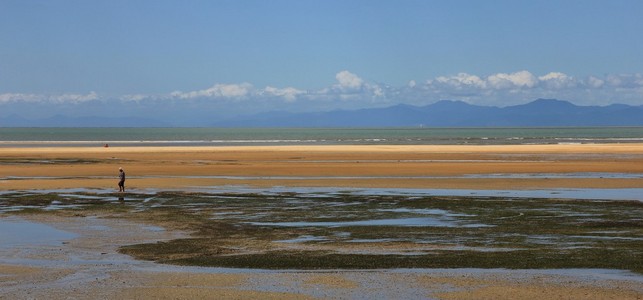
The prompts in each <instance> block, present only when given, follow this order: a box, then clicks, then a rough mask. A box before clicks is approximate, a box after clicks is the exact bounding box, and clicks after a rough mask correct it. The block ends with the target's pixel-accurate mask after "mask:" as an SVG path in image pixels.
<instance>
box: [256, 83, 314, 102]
mask: <svg viewBox="0 0 643 300" xmlns="http://www.w3.org/2000/svg"><path fill="white" fill-rule="evenodd" d="M263 92H264V94H267V95H271V96H277V97H283V98H284V99H286V101H288V102H293V101H295V100H297V96H298V95H302V94H305V93H306V92H305V91H302V90H298V89H296V88H293V87H287V88H283V89H279V88H275V87H271V86H267V87H266V88H265V89H264V90H263Z"/></svg>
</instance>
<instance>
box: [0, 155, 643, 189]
mask: <svg viewBox="0 0 643 300" xmlns="http://www.w3.org/2000/svg"><path fill="white" fill-rule="evenodd" d="M0 157H1V158H2V161H0V163H1V164H2V168H0V190H30V189H61V188H79V187H82V188H90V189H110V188H115V187H116V181H117V179H116V178H117V175H118V167H123V168H124V169H125V171H126V173H127V176H128V181H127V186H128V188H130V189H147V188H153V189H181V188H187V187H210V186H225V185H233V186H250V187H273V186H287V187H356V188H374V187H380V188H382V187H386V188H428V189H430V188H433V189H494V190H495V189H547V188H641V187H643V177H642V176H632V177H631V178H609V177H604V176H601V174H613V173H619V174H635V175H640V174H643V144H600V145H595V144H591V145H512V146H492V145H490V146H391V145H386V146H248V147H121V148H114V147H110V148H101V147H94V148H75V147H58V148H3V149H0ZM497 174H504V175H506V176H503V177H501V178H496V177H494V176H489V175H497ZM525 174H527V175H534V176H519V175H525ZM556 174H563V175H565V174H594V175H590V176H580V177H579V176H548V175H556ZM514 175H515V177H512V176H514ZM527 177H528V178H527Z"/></svg>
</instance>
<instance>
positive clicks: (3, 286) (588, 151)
mask: <svg viewBox="0 0 643 300" xmlns="http://www.w3.org/2000/svg"><path fill="white" fill-rule="evenodd" d="M121 166H122V167H123V168H124V169H125V171H126V172H127V175H128V181H127V186H128V189H148V188H154V189H163V188H172V189H190V188H194V187H212V186H222V185H231V186H237V185H244V186H249V187H272V186H293V187H295V186H298V187H301V186H307V187H391V188H440V189H444V188H449V189H547V188H571V187H573V188H642V187H643V178H641V177H640V176H638V177H637V176H633V177H627V176H622V177H618V178H600V174H602V173H612V174H643V144H605V145H519V146H391V145H387V146H265V147H257V146H252V147H122V148H117V147H110V148H101V147H96V148H88V147H82V148H81V147H78V148H77V147H59V148H35V147H34V148H1V149H0V190H33V189H64V188H89V189H114V190H116V181H117V170H118V167H121ZM568 173H596V174H599V175H597V176H594V177H592V176H589V177H590V178H585V177H581V178H578V177H574V176H562V178H558V177H557V178H548V176H551V175H553V174H568ZM492 174H514V175H516V174H532V175H533V174H543V175H539V176H527V177H529V178H524V177H520V178H495V177H494V176H489V175H492ZM472 175H475V176H477V177H475V176H474V177H472ZM508 177H511V176H508ZM551 177H555V176H551ZM0 217H1V216H0ZM30 218H36V219H32V220H31V221H35V222H39V223H44V224H49V225H51V226H53V227H56V228H58V229H62V230H66V231H70V232H74V233H77V234H79V238H77V239H74V240H72V241H70V242H68V243H65V244H62V245H56V246H55V247H46V248H40V249H4V248H2V247H0V299H5V298H6V299H68V298H73V299H96V298H101V299H103V298H104V299H148V298H149V299H308V298H343V299H346V298H388V299H392V298H397V299H413V298H416V299H426V298H440V299H534V298H543V299H550V298H564V299H641V298H643V281H642V280H641V278H640V276H637V277H633V278H632V279H627V278H625V279H624V278H623V277H618V278H611V279H610V278H607V279H606V278H605V277H601V276H603V275H599V276H597V275H596V274H594V273H592V272H589V275H582V276H578V275H569V274H566V273H565V272H562V274H560V273H559V274H556V272H553V273H551V272H550V273H548V272H539V271H507V270H487V271H480V270H478V271H471V270H451V271H449V270H424V271H418V272H406V271H395V270H392V271H391V270H389V271H384V270H382V271H332V272H296V271H291V272H288V271H284V272H265V271H256V270H255V271H252V270H251V271H244V272H240V271H238V270H227V271H226V270H214V269H207V268H179V267H166V266H158V265H155V264H153V263H149V262H141V261H134V260H131V259H129V258H128V257H126V256H124V255H120V254H118V253H117V248H118V247H119V246H121V245H127V244H133V243H140V242H144V241H154V240H163V239H169V238H173V237H176V236H180V235H181V234H182V233H177V232H165V231H161V232H158V231H149V230H146V229H144V228H145V227H144V226H142V225H141V224H135V223H129V222H126V221H123V220H115V219H103V218H100V216H96V217H94V218H87V217H85V218H56V217H46V218H42V217H40V219H37V218H38V217H30ZM98 229H100V230H98ZM598 273H600V272H598Z"/></svg>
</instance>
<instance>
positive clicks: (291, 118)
mask: <svg viewBox="0 0 643 300" xmlns="http://www.w3.org/2000/svg"><path fill="white" fill-rule="evenodd" d="M125 111H126V110H125ZM69 113H70V114H74V115H72V116H67V115H55V116H52V117H47V118H41V119H27V118H24V117H23V116H20V115H17V114H11V115H8V116H5V117H0V126H2V127H173V126H178V127H192V126H194V127H208V126H210V127H418V126H427V127H520V126H523V127H536V126H643V106H632V105H624V104H613V105H609V106H577V105H574V104H572V103H570V102H567V101H561V100H555V99H538V100H535V101H533V102H530V103H527V104H522V105H515V106H507V107H494V106H479V105H471V104H468V103H466V102H462V101H451V100H443V101H439V102H436V103H433V104H430V105H426V106H413V105H407V104H399V105H395V106H390V107H384V108H369V109H358V110H334V111H327V112H307V113H292V112H284V111H274V112H269V113H261V114H256V115H250V116H242V117H239V116H231V117H230V118H228V119H223V118H221V117H213V116H211V115H210V113H209V111H208V110H207V109H201V110H199V109H198V108H195V107H192V108H188V109H184V110H179V109H178V108H177V109H176V111H175V112H173V113H172V114H171V115H172V117H171V118H168V114H167V112H165V113H163V112H161V111H155V112H150V113H147V114H145V115H143V116H141V115H137V116H136V117H132V116H129V117H128V116H121V117H110V115H112V114H110V113H104V114H102V116H95V117H91V116H87V117H78V114H79V112H72V111H71V110H70V111H69Z"/></svg>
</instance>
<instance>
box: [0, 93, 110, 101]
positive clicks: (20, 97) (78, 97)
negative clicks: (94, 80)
mask: <svg viewBox="0 0 643 300" xmlns="http://www.w3.org/2000/svg"><path fill="white" fill-rule="evenodd" d="M98 99H99V97H98V94H97V93H96V92H90V93H89V94H61V95H44V94H22V93H7V94H1V95H0V103H8V102H32V103H37V102H50V103H81V102H87V101H92V100H98Z"/></svg>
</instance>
